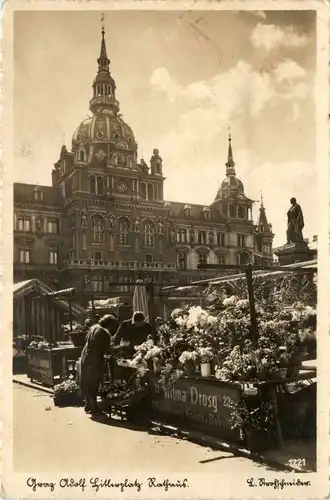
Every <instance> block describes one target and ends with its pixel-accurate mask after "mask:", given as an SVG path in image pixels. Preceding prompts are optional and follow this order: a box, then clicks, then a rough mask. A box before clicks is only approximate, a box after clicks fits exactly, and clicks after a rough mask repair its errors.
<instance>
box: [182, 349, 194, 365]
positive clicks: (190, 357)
mask: <svg viewBox="0 0 330 500" xmlns="http://www.w3.org/2000/svg"><path fill="white" fill-rule="evenodd" d="M196 359H197V353H196V352H195V351H193V352H190V351H183V353H182V354H181V356H180V357H179V362H180V363H181V364H182V365H184V364H186V363H187V362H188V361H196Z"/></svg>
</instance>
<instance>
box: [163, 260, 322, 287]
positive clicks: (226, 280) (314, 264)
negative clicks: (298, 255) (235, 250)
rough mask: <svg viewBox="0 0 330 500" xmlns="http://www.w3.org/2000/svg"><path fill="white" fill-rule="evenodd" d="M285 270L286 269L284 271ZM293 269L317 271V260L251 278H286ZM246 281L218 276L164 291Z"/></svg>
mask: <svg viewBox="0 0 330 500" xmlns="http://www.w3.org/2000/svg"><path fill="white" fill-rule="evenodd" d="M285 268H287V269H285ZM295 269H314V270H316V269H317V260H316V259H315V260H309V261H306V262H297V263H295V264H290V265H289V266H282V267H281V269H276V266H274V269H267V270H256V271H253V273H252V276H253V278H254V279H255V278H267V279H278V278H281V277H282V276H283V277H284V276H287V275H289V274H290V273H292V272H294V270H295ZM245 279H246V274H245V273H239V274H231V275H229V276H219V277H218V278H210V279H206V280H201V281H193V282H192V283H191V285H189V286H181V287H177V286H174V285H172V286H167V287H164V290H173V291H174V290H176V291H179V290H180V291H182V290H188V289H189V288H193V287H198V286H205V285H221V284H223V283H231V282H233V281H240V280H245Z"/></svg>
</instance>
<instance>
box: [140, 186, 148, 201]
mask: <svg viewBox="0 0 330 500" xmlns="http://www.w3.org/2000/svg"><path fill="white" fill-rule="evenodd" d="M141 198H142V199H143V200H146V199H147V186H146V185H145V183H144V182H141Z"/></svg>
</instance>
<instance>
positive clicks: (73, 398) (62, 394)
mask: <svg viewBox="0 0 330 500" xmlns="http://www.w3.org/2000/svg"><path fill="white" fill-rule="evenodd" d="M54 404H55V406H81V405H82V397H81V394H80V389H79V386H78V384H77V383H76V382H75V381H74V380H72V379H67V380H64V381H63V382H61V383H60V384H57V385H55V387H54Z"/></svg>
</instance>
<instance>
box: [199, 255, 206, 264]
mask: <svg viewBox="0 0 330 500" xmlns="http://www.w3.org/2000/svg"><path fill="white" fill-rule="evenodd" d="M198 264H207V254H206V253H200V254H199V255H198Z"/></svg>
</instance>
